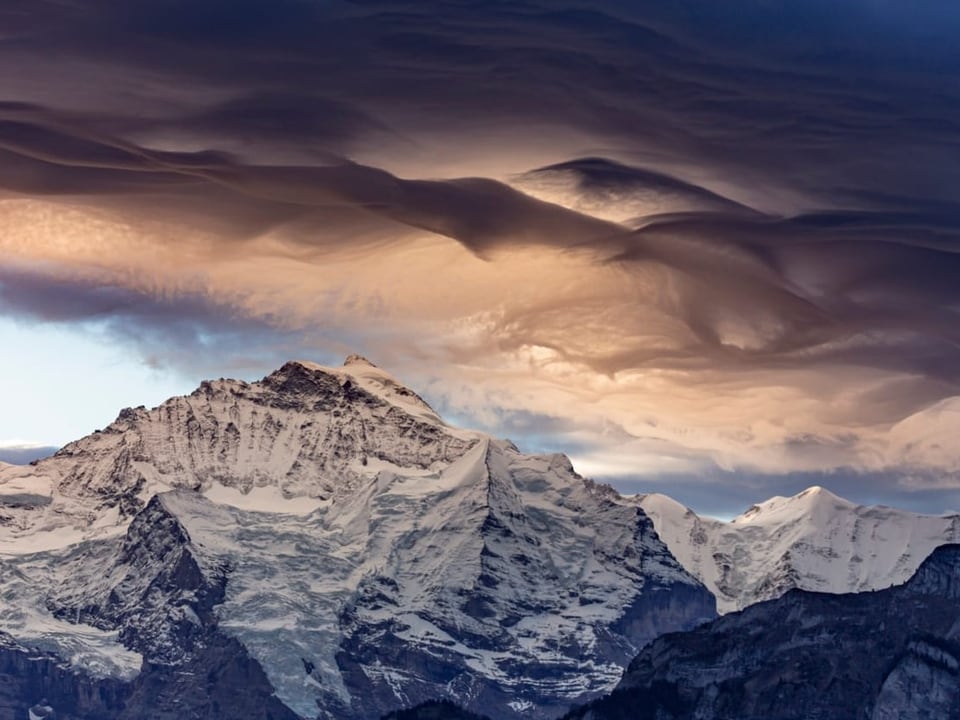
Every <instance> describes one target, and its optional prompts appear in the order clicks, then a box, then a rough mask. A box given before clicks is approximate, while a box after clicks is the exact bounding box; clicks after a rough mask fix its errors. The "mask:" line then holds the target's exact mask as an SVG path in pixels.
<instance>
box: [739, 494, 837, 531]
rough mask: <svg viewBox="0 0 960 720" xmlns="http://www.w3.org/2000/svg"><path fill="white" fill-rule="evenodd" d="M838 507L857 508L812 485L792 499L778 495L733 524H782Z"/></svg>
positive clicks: (792, 496)
mask: <svg viewBox="0 0 960 720" xmlns="http://www.w3.org/2000/svg"><path fill="white" fill-rule="evenodd" d="M838 507H842V508H845V509H849V508H854V507H856V505H855V503H852V502H850V501H849V500H845V499H844V498H842V497H840V496H839V495H834V494H833V493H832V492H830V491H829V490H827V489H826V488H824V487H821V486H819V485H812V486H810V487H808V488H807V489H806V490H802V491H801V492H798V493H797V494H796V495H791V496H790V497H783V496H781V495H777V496H775V497H772V498H770V499H769V500H764V501H763V502H762V503H758V504H757V505H753V506H751V507H750V508H749V509H748V510H747V511H746V512H744V513H743V514H742V515H739V516H738V517H735V518H734V519H733V520H731V522H732V523H735V524H738V525H741V524H745V523H757V522H760V523H767V522H776V523H780V522H784V521H788V520H790V519H791V518H795V517H799V516H801V515H809V514H811V513H814V512H817V511H818V510H831V509H833V508H838Z"/></svg>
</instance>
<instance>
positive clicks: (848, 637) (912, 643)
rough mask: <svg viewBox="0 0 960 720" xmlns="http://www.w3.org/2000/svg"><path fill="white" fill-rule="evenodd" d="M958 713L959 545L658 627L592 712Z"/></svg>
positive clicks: (821, 719)
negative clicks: (883, 570) (891, 582)
mask: <svg viewBox="0 0 960 720" xmlns="http://www.w3.org/2000/svg"><path fill="white" fill-rule="evenodd" d="M958 713H960V546H958V545H946V546H943V547H941V548H938V549H937V550H935V551H934V553H933V554H932V555H931V556H930V557H929V558H927V559H926V560H925V561H924V562H923V563H922V565H921V566H920V568H919V569H918V570H917V572H916V574H915V575H914V576H913V578H912V579H911V580H910V581H909V582H907V583H906V584H904V585H902V586H898V587H894V588H888V589H887V590H881V591H876V592H865V593H858V594H852V595H828V594H821V593H810V592H805V591H799V590H795V591H793V592H789V593H787V594H786V595H785V596H783V597H781V598H778V599H777V600H771V601H768V602H764V603H759V604H757V605H753V606H751V607H749V608H747V609H746V610H744V611H743V612H740V613H733V614H730V615H726V616H724V617H722V618H720V619H718V620H716V621H714V622H712V623H709V624H707V625H704V626H702V627H700V628H698V629H696V630H693V631H691V632H687V633H677V634H673V635H668V636H665V637H662V638H660V639H658V640H656V641H654V642H653V643H651V644H650V645H649V646H647V647H646V648H645V649H644V650H643V651H642V652H641V653H640V655H639V656H638V657H637V658H636V659H635V660H634V661H633V662H632V663H631V664H630V667H629V668H628V670H627V672H626V673H625V674H624V677H623V680H622V681H621V682H620V684H619V686H618V688H617V690H616V691H615V692H614V693H612V694H611V695H610V696H609V697H607V698H604V699H603V700H601V701H598V702H596V703H594V704H592V705H589V706H587V707H585V708H580V709H578V710H577V711H575V712H573V713H571V714H570V715H569V716H568V717H569V718H571V719H572V718H584V719H586V718H589V719H590V720H614V719H616V720H619V719H620V718H628V717H629V718H632V719H634V720H644V719H645V718H649V719H650V720H654V719H656V720H693V718H697V720H733V719H734V718H736V719H737V720H760V719H761V718H762V719H763V720H839V719H841V718H869V719H871V720H888V719H892V718H898V719H899V720H913V719H916V720H919V719H920V718H924V719H925V720H951V719H952V718H956V717H957V716H958Z"/></svg>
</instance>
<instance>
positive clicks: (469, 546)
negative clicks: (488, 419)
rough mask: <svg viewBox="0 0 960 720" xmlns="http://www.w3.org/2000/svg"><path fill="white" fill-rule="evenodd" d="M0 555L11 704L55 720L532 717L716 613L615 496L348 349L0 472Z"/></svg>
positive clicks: (600, 688) (608, 678)
mask: <svg viewBox="0 0 960 720" xmlns="http://www.w3.org/2000/svg"><path fill="white" fill-rule="evenodd" d="M0 543H2V547H3V548H4V550H3V552H4V554H3V555H2V556H0V584H2V587H3V588H4V592H3V594H2V595H0V621H2V627H3V629H4V630H5V631H6V632H7V633H9V636H10V647H11V649H10V650H9V652H10V653H11V660H10V662H14V661H16V662H20V663H21V664H23V663H26V662H27V660H25V659H24V658H30V657H32V655H31V653H43V654H44V655H43V657H45V658H49V662H50V663H52V664H53V665H55V666H56V667H58V668H59V670H58V672H59V675H57V676H56V678H54V679H50V678H47V679H46V680H45V681H43V682H40V681H38V682H37V683H35V684H34V685H31V686H29V687H30V688H31V689H30V690H29V692H33V693H34V694H36V692H39V691H42V692H43V694H45V695H46V696H47V697H48V699H49V700H51V702H55V703H56V704H55V707H57V709H58V710H59V711H60V712H59V714H60V716H61V717H62V718H73V717H76V718H98V720H99V719H101V718H103V719H105V720H106V719H108V720H113V718H118V720H119V718H121V717H122V718H124V720H129V718H133V717H150V718H163V717H167V716H168V715H169V716H170V717H174V716H176V715H177V712H178V711H180V712H181V714H180V716H181V717H182V716H183V713H187V714H188V716H193V715H197V716H202V717H211V718H232V717H238V716H241V715H242V716H243V717H249V718H257V717H259V718H264V719H266V718H274V720H281V719H284V718H287V717H291V718H292V717H295V716H299V717H303V718H307V717H311V718H312V717H323V718H343V719H351V718H371V717H379V716H380V715H383V714H385V713H387V712H389V711H393V710H397V709H400V708H403V707H411V706H414V705H417V704H420V703H423V702H426V701H430V700H435V699H448V700H451V701H454V702H456V703H457V704H458V705H461V706H463V707H464V708H466V709H467V710H469V711H471V712H474V713H477V714H484V715H489V716H492V717H496V718H511V717H530V718H545V717H553V716H556V715H557V714H559V713H561V712H563V711H564V710H565V709H566V708H568V707H569V706H570V705H571V704H572V703H575V702H582V701H584V700H587V699H589V698H591V697H596V696H598V695H599V694H601V693H602V692H604V691H606V690H609V689H610V688H611V687H612V686H613V685H614V684H615V683H616V682H617V681H618V679H619V678H620V676H621V674H622V671H623V668H624V667H625V666H626V665H627V663H628V662H629V660H630V658H632V657H633V656H634V655H635V654H636V653H637V651H638V650H639V649H640V648H641V647H643V646H644V645H645V644H646V643H647V642H648V641H649V640H651V639H653V638H654V637H656V636H658V635H660V634H661V633H663V632H667V631H674V630H679V629H683V628H688V627H692V626H695V625H697V624H698V623H700V622H701V621H703V620H706V619H709V618H711V617H713V616H715V605H714V600H713V597H712V596H711V595H710V593H709V592H708V591H707V590H706V589H705V588H704V587H703V585H702V584H701V583H700V582H699V581H697V580H696V579H694V578H693V577H691V576H690V575H689V573H687V572H686V571H685V570H684V569H683V568H682V567H681V566H680V565H679V564H678V563H677V561H676V560H675V559H674V558H673V556H672V555H671V554H670V552H669V551H668V550H667V548H666V546H665V545H664V544H663V543H662V542H661V541H660V539H659V538H658V536H657V534H656V532H655V531H654V527H653V524H652V522H651V521H650V519H649V518H648V517H647V516H646V515H645V513H644V512H643V510H642V509H641V508H640V507H639V506H637V505H636V504H635V503H631V502H626V501H624V500H623V499H622V498H621V497H620V496H619V495H617V494H616V493H615V492H614V491H613V490H612V489H610V488H608V487H606V486H603V485H597V484H595V483H593V482H590V481H589V480H585V479H583V478H581V477H580V476H578V475H577V474H576V473H575V472H574V470H573V468H572V467H571V465H570V462H569V460H568V459H567V458H566V457H564V456H562V455H540V456H531V455H524V454H523V453H521V452H520V451H519V450H518V449H517V448H516V447H514V446H513V445H512V444H511V443H509V442H508V441H501V440H496V439H494V438H491V437H489V436H486V435H483V434H481V433H476V432H470V431H465V430H460V429H457V428H453V427H451V426H449V425H447V424H445V423H444V422H443V421H442V420H441V419H440V418H439V417H438V416H437V414H436V413H435V412H434V411H433V410H432V409H431V408H430V407H429V406H428V405H427V404H426V403H425V402H424V401H423V400H422V399H421V398H420V397H418V396H417V395H416V394H415V393H413V392H412V391H411V390H409V389H407V388H405V387H404V386H403V385H401V384H400V383H399V382H398V381H396V380H395V379H394V378H392V377H391V376H390V375H389V374H387V373H385V372H384V371H382V370H380V369H379V368H376V367H374V366H373V365H372V364H370V363H369V362H368V361H366V360H364V359H363V358H359V357H351V358H348V360H347V363H346V364H345V366H344V367H342V368H325V367H321V366H318V365H314V364H312V363H306V362H291V363H287V364H286V365H284V366H283V367H282V368H280V369H279V370H277V371H276V372H274V373H272V374H270V375H268V376H267V377H265V378H264V379H263V380H261V381H259V382H254V383H247V382H242V381H236V380H217V381H212V382H204V383H203V384H201V386H200V387H199V388H198V389H197V390H196V391H195V392H194V393H192V394H191V395H189V396H187V397H179V398H173V399H171V400H169V401H167V402H165V403H163V404H162V405H160V406H159V407H157V408H154V409H152V410H147V409H145V408H142V407H141V408H135V409H126V410H123V411H121V413H120V415H119V417H118V418H117V420H116V421H115V422H114V423H112V424H111V425H110V426H109V427H107V428H105V429H104V430H103V431H101V432H97V433H94V434H93V435H91V436H88V437H86V438H83V439H81V440H78V441H77V442H74V443H71V444H69V445H67V446H65V447H64V448H62V449H61V450H60V451H59V452H57V453H56V454H55V455H54V456H52V457H50V458H47V459H44V460H41V461H39V462H37V463H36V464H35V465H33V466H27V467H13V466H0ZM14 664H16V663H14ZM9 667H12V666H9ZM3 673H4V670H3V669H2V667H0V681H2V680H3V677H4V675H3ZM44 677H46V676H44ZM57 678H59V679H57ZM25 687H26V686H21V685H17V684H16V683H15V682H13V681H12V680H11V681H10V683H8V684H7V685H5V684H4V682H0V707H2V706H3V703H4V702H6V703H7V704H8V705H9V706H10V707H15V708H17V710H16V712H17V713H19V712H21V711H22V710H25V708H26V707H27V706H28V705H30V704H32V703H33V702H35V701H36V699H37V698H35V697H26V696H24V693H27V692H28V690H26V689H24V688H25ZM108 687H109V688H110V691H109V692H107V690H106V689H105V688H108ZM4 688H13V689H12V690H10V692H8V693H7V694H6V695H5V694H4V692H5V691H4ZM101 696H102V697H104V698H106V700H103V701H102V702H100V701H98V702H96V703H92V704H91V702H89V698H90V697H101ZM241 699H242V704H238V703H240V702H241ZM17 703H19V705H18V704H17ZM238 707H240V708H242V709H243V711H242V713H241V715H238V714H237V713H238ZM294 714H295V715H294Z"/></svg>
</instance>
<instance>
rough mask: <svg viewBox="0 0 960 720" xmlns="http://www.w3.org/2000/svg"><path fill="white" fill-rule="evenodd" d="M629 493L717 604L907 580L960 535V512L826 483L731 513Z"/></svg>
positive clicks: (723, 608)
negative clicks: (910, 505) (889, 503)
mask: <svg viewBox="0 0 960 720" xmlns="http://www.w3.org/2000/svg"><path fill="white" fill-rule="evenodd" d="M633 501H634V502H636V503H637V504H639V505H640V507H642V508H643V509H644V511H645V512H646V513H647V514H648V515H649V516H650V518H651V519H652V520H653V522H654V525H655V526H656V529H657V533H658V534H659V535H660V537H661V539H662V540H663V541H664V542H665V543H666V544H667V546H668V547H669V548H670V551H671V552H672V553H673V554H674V556H676V558H677V559H678V560H679V561H680V563H681V564H682V565H683V566H684V567H685V568H686V569H687V570H688V571H689V572H690V573H691V574H693V575H694V576H695V577H697V578H699V579H700V580H701V581H702V582H703V583H704V584H705V585H706V586H707V587H708V588H709V589H710V590H711V591H712V592H713V593H714V595H715V596H716V598H717V609H718V610H720V612H731V611H734V610H740V609H743V608H745V607H747V606H748V605H751V604H753V603H756V602H759V601H761V600H769V599H771V598H775V597H779V596H780V595H782V594H784V593H785V592H787V591H788V590H791V589H793V588H801V589H805V590H815V591H820V592H830V593H847V592H859V591H863V590H877V589H881V588H885V587H889V586H891V585H897V584H900V583H903V582H905V581H906V580H907V579H908V578H909V577H910V576H911V574H912V573H913V572H914V571H915V570H916V569H917V567H918V566H919V565H920V563H921V562H923V560H924V559H925V558H926V557H927V556H928V555H929V554H930V552H931V551H932V550H933V549H934V548H935V547H937V546H939V545H941V544H943V543H948V542H956V541H957V540H958V539H960V515H956V514H954V515H937V516H935V515H918V514H915V513H911V512H907V511H904V510H897V509H895V508H889V507H874V506H863V505H857V504H855V503H852V502H850V501H848V500H845V499H843V498H841V497H838V496H837V495H834V494H833V493H831V492H830V491H829V490H826V489H824V488H822V487H816V486H815V487H811V488H807V489H806V490H804V491H803V492H801V493H798V494H797V495H794V496H792V497H773V498H770V499H769V500H766V501H765V502H762V503H759V504H757V505H754V506H753V507H751V508H750V509H749V510H747V511H746V512H745V513H743V514H742V515H740V516H739V517H737V518H734V519H733V520H732V521H730V522H729V523H727V522H721V521H719V520H714V519H711V518H701V517H699V516H697V515H696V513H694V512H693V511H691V510H690V509H689V508H686V507H684V506H683V505H681V504H679V503H677V502H675V501H673V500H671V499H670V498H667V497H665V496H663V495H655V494H654V495H638V496H635V497H634V498H633Z"/></svg>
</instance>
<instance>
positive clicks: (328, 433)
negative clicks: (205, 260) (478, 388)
mask: <svg viewBox="0 0 960 720" xmlns="http://www.w3.org/2000/svg"><path fill="white" fill-rule="evenodd" d="M479 437H480V436H479V435H478V434H475V433H469V432H464V431H461V430H457V429H455V428H452V427H449V426H447V425H445V424H444V423H443V422H442V421H441V420H440V419H439V418H437V417H436V415H435V413H433V411H432V410H431V409H430V408H429V406H427V404H426V403H424V402H423V400H421V399H420V398H419V397H417V396H416V395H415V394H414V393H413V392H411V391H409V390H407V389H405V388H403V387H402V386H401V385H400V384H399V383H397V382H396V381H395V380H394V379H393V378H391V377H390V376H389V375H388V374H387V373H385V372H383V371H382V370H380V369H378V368H375V367H374V366H372V365H371V364H370V363H369V362H368V361H366V360H364V359H363V358H359V357H357V356H351V357H350V358H348V361H347V364H346V365H344V366H343V367H342V368H335V369H334V368H320V367H319V366H317V365H314V364H312V363H307V362H291V363H287V364H286V365H284V366H283V367H282V368H281V369H280V370H278V371H276V372H274V373H272V374H271V375H269V376H267V377H266V378H264V379H263V380H262V381H261V382H258V383H246V382H243V381H238V380H217V381H212V382H204V383H203V384H201V386H200V388H198V389H197V390H196V391H195V392H193V393H192V394H191V395H189V396H186V397H177V398H172V399H170V400H168V401H167V402H165V403H163V404H162V405H160V406H159V407H156V408H153V409H152V410H147V409H145V408H143V407H140V408H132V409H131V408H127V409H125V410H123V411H121V413H120V416H119V417H118V418H117V420H116V421H115V422H113V423H112V424H111V425H110V426H109V427H107V428H105V429H104V430H103V431H102V432H96V433H94V434H93V435H90V436H87V437H85V438H83V439H82V440H78V441H76V442H73V443H70V444H69V445H67V446H65V447H64V448H63V449H61V450H60V451H59V452H57V453H56V454H55V455H54V456H52V457H50V458H47V459H44V460H41V461H39V462H38V463H36V464H35V465H34V466H23V467H20V466H11V465H6V466H0V513H2V515H0V519H3V520H5V522H3V523H0V543H2V545H0V547H3V548H4V549H5V551H6V552H16V551H17V549H18V548H20V547H22V548H23V549H29V550H37V549H41V548H42V549H54V548H56V547H66V546H68V545H70V544H72V543H74V542H77V541H78V540H80V539H84V538H87V539H89V538H92V537H104V536H107V535H110V534H117V533H118V532H121V531H122V530H123V529H124V528H125V527H126V525H127V523H128V522H129V519H130V518H131V517H132V516H133V515H134V514H135V513H136V512H138V511H139V510H141V509H142V508H143V507H144V506H145V505H146V503H147V501H148V500H149V499H150V498H151V497H152V496H153V495H155V494H157V493H159V492H166V491H168V490H172V489H176V488H189V489H193V490H199V491H201V492H203V493H211V494H212V495H214V496H216V497H218V498H220V499H221V500H229V498H230V497H234V498H236V499H237V502H240V503H243V502H245V500H244V497H245V496H248V495H249V494H250V493H251V491H253V492H254V493H255V494H258V495H259V496H270V495H272V496H275V497H279V498H280V499H291V498H305V499H306V500H302V501H301V505H310V500H312V501H314V502H319V501H322V500H325V499H329V498H332V497H334V496H337V495H340V494H349V493H350V492H351V491H352V488H353V487H354V485H356V484H358V483H360V482H361V481H362V480H363V478H366V477H369V476H370V475H371V474H373V473H374V470H371V468H376V467H379V466H380V465H382V466H384V467H392V466H396V467H401V468H405V469H408V470H411V471H427V470H431V469H436V468H438V467H440V466H442V465H443V464H444V463H448V462H450V461H452V460H454V459H456V458H457V457H459V456H460V455H462V454H463V453H464V452H465V451H466V450H467V449H468V448H470V447H471V446H472V445H473V444H474V443H476V442H477V441H478V439H479ZM264 488H266V490H263V489H264ZM231 491H232V492H231ZM258 495H255V497H256V496H258ZM22 538H23V539H25V541H26V542H25V545H22V546H21V545H20V544H19V542H20V540H21V539H22Z"/></svg>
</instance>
